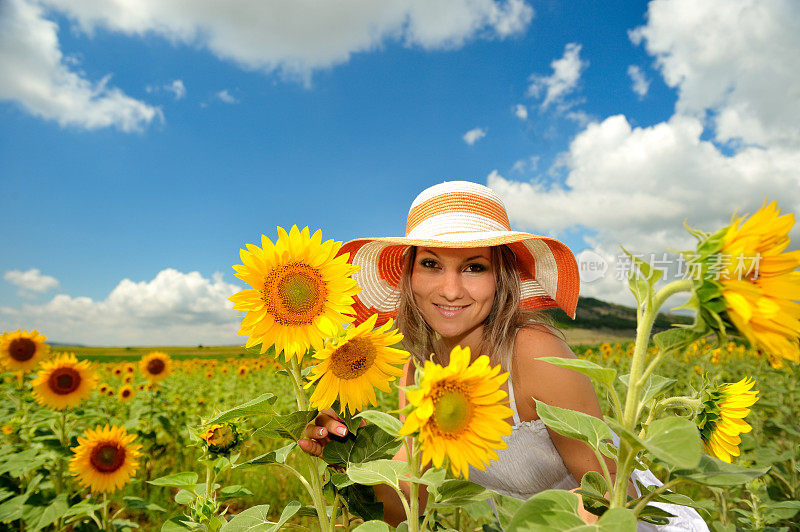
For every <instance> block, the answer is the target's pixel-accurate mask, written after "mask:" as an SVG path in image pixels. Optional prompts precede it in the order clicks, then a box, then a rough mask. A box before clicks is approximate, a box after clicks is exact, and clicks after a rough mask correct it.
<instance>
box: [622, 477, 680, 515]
mask: <svg viewBox="0 0 800 532" xmlns="http://www.w3.org/2000/svg"><path fill="white" fill-rule="evenodd" d="M681 482H683V479H682V478H674V479H672V480H670V481H669V482H666V483H665V484H663V485H661V486H659V487H658V488H656V489H654V490H653V491H652V492H651V493H648V494H647V495H645V496H644V497H642V498H641V499H640V500H639V502H638V503H637V504H636V506H634V507H633V513H635V514H636V515H639V512H641V511H642V510H644V509H645V507H646V506H647V503H649V502H650V501H651V500H653V499H654V498H655V497H656V496H658V495H661V494H662V493H664V492H665V491H667V490H669V489H670V488H672V487H673V486H675V485H676V484H679V483H681Z"/></svg>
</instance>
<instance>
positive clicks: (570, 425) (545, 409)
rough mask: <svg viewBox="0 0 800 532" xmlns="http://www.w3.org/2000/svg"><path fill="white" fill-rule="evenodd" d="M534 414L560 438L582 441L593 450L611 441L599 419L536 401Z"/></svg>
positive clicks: (609, 432)
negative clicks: (604, 441)
mask: <svg viewBox="0 0 800 532" xmlns="http://www.w3.org/2000/svg"><path fill="white" fill-rule="evenodd" d="M534 400H535V401H536V412H537V413H538V414H539V417H540V418H541V420H542V421H543V422H544V424H545V425H547V426H548V428H551V429H553V430H554V431H556V432H558V433H559V434H561V435H562V436H567V437H568V438H575V439H576V440H580V441H584V442H586V443H588V444H589V445H591V446H592V448H593V449H598V448H599V447H600V442H602V441H603V440H610V439H612V436H611V429H609V428H608V425H606V424H605V422H604V421H603V420H601V419H598V418H596V417H594V416H590V415H589V414H585V413H583V412H576V411H575V410H569V409H566V408H559V407H557V406H550V405H548V404H546V403H543V402H541V401H539V400H537V399H534Z"/></svg>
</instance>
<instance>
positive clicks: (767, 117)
mask: <svg viewBox="0 0 800 532" xmlns="http://www.w3.org/2000/svg"><path fill="white" fill-rule="evenodd" d="M799 35H800V2H797V0H772V1H770V2H762V1H759V0H708V1H704V2H694V1H692V0H653V1H652V2H650V4H649V6H648V10H647V24H646V25H645V26H642V27H639V28H636V29H635V30H633V31H632V32H631V33H630V36H631V39H632V40H633V42H634V43H636V44H643V45H644V47H645V49H646V50H647V52H648V53H650V54H651V55H653V56H654V57H655V61H656V65H657V67H658V68H659V69H660V70H661V73H662V75H663V77H664V81H665V82H666V84H667V85H669V86H670V87H674V88H676V89H677V91H678V102H677V104H676V108H677V111H678V112H680V113H684V114H695V115H698V116H704V115H706V114H708V115H709V116H710V118H711V123H712V124H713V126H714V129H715V134H716V138H717V139H718V140H719V141H723V142H727V141H736V142H739V143H745V144H758V145H762V146H769V145H783V146H787V145H788V146H797V145H798V144H800V104H799V103H798V102H799V99H800V38H798V36H799Z"/></svg>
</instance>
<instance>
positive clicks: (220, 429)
mask: <svg viewBox="0 0 800 532" xmlns="http://www.w3.org/2000/svg"><path fill="white" fill-rule="evenodd" d="M200 437H201V438H202V439H203V441H204V442H206V445H207V446H208V451H209V452H211V453H215V454H226V453H228V452H230V451H231V450H232V449H233V448H234V447H236V444H237V443H239V433H238V432H237V431H236V426H235V425H233V424H232V423H223V424H216V425H211V426H210V427H208V428H207V429H206V430H205V431H204V432H203V433H201V434H200Z"/></svg>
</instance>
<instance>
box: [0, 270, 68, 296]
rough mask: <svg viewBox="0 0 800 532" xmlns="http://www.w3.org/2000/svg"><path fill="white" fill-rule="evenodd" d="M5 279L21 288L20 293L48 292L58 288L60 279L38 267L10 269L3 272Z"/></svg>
mask: <svg viewBox="0 0 800 532" xmlns="http://www.w3.org/2000/svg"><path fill="white" fill-rule="evenodd" d="M3 279H5V280H6V281H8V282H9V283H11V284H13V285H14V286H17V287H19V288H20V289H21V291H20V295H25V294H27V293H28V292H47V291H48V290H53V289H54V288H58V279H56V278H55V277H51V276H49V275H43V274H42V272H41V271H39V269H38V268H31V269H30V270H26V271H24V272H23V271H20V270H10V271H7V272H6V273H5V274H3Z"/></svg>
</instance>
